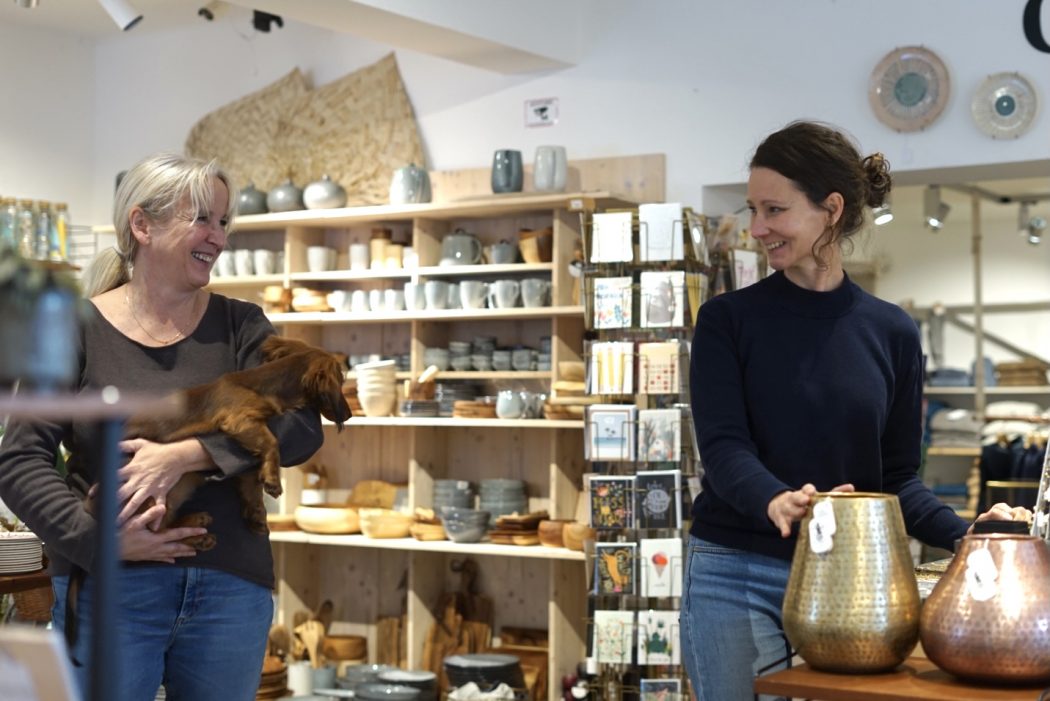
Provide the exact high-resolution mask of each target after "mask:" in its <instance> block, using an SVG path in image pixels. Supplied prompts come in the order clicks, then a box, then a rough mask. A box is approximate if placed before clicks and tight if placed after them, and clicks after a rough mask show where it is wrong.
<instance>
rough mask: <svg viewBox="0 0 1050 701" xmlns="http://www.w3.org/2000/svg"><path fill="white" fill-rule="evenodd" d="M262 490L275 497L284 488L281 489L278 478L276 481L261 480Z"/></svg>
mask: <svg viewBox="0 0 1050 701" xmlns="http://www.w3.org/2000/svg"><path fill="white" fill-rule="evenodd" d="M263 491H265V492H266V493H267V494H269V495H270V496H271V497H273V498H274V499H276V498H277V497H279V496H281V493H282V492H283V491H284V490H283V489H281V482H280V480H278V481H277V482H270V481H264V482H263Z"/></svg>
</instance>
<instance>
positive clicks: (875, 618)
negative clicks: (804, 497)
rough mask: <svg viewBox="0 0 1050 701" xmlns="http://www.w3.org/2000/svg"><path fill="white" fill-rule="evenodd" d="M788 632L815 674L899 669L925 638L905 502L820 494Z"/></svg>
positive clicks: (793, 576) (791, 595)
mask: <svg viewBox="0 0 1050 701" xmlns="http://www.w3.org/2000/svg"><path fill="white" fill-rule="evenodd" d="M784 632H785V633H786V634H787V638H788V641H789V642H790V643H791V645H792V647H793V648H794V649H795V650H796V651H797V652H798V654H799V655H800V656H801V657H802V658H803V659H804V660H805V661H806V662H808V663H809V664H810V666H812V667H813V668H814V669H820V670H824V671H828V672H840V673H846V674H857V673H861V674H863V673H875V672H883V671H887V670H890V669H893V668H894V667H896V666H897V665H899V664H900V663H901V662H903V661H904V659H905V658H906V657H907V656H908V654H909V653H911V651H912V649H914V647H915V644H916V642H918V639H919V589H918V585H917V584H916V582H915V574H914V567H913V565H912V559H911V552H910V551H909V549H908V538H907V535H906V533H905V530H904V519H903V517H902V516H901V510H900V504H899V502H898V501H897V497H896V496H894V495H890V494H875V493H865V492H853V493H847V492H841V493H840V492H829V493H820V494H817V495H816V496H815V497H814V498H813V501H812V503H811V505H810V509H809V512H808V513H807V514H806V516H805V518H803V520H802V524H801V528H800V529H799V537H798V542H797V544H796V546H795V556H794V559H793V560H792V564H791V573H790V575H789V576H788V584H787V590H786V592H785V594H784Z"/></svg>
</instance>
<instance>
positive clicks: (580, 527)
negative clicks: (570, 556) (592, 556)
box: [561, 521, 598, 552]
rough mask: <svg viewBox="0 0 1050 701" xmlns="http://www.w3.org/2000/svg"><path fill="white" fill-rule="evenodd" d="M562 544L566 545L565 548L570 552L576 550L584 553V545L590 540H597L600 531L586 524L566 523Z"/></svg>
mask: <svg viewBox="0 0 1050 701" xmlns="http://www.w3.org/2000/svg"><path fill="white" fill-rule="evenodd" d="M561 538H562V542H564V543H565V547H567V548H568V549H569V550H576V551H579V552H583V543H584V541H588V540H597V539H598V531H596V530H594V529H593V528H591V527H590V526H588V525H587V524H586V523H577V522H575V521H573V522H572V523H566V524H565V527H564V530H562V534H561Z"/></svg>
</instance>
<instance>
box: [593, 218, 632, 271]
mask: <svg viewBox="0 0 1050 701" xmlns="http://www.w3.org/2000/svg"><path fill="white" fill-rule="evenodd" d="M633 226H634V212H631V211H627V212H598V213H597V214H595V215H594V216H593V217H592V219H591V262H592V263H616V262H627V263H629V262H631V261H633V260H634V247H633V244H632V241H631V232H632V229H633Z"/></svg>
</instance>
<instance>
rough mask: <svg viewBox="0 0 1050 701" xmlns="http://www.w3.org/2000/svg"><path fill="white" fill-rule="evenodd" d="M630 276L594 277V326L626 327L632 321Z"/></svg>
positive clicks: (603, 327)
mask: <svg viewBox="0 0 1050 701" xmlns="http://www.w3.org/2000/svg"><path fill="white" fill-rule="evenodd" d="M631 284H632V281H631V278H630V277H599V278H594V328H596V329H628V328H630V327H631V324H632V323H633V322H632V309H631V304H632V297H633V295H632V289H631Z"/></svg>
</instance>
